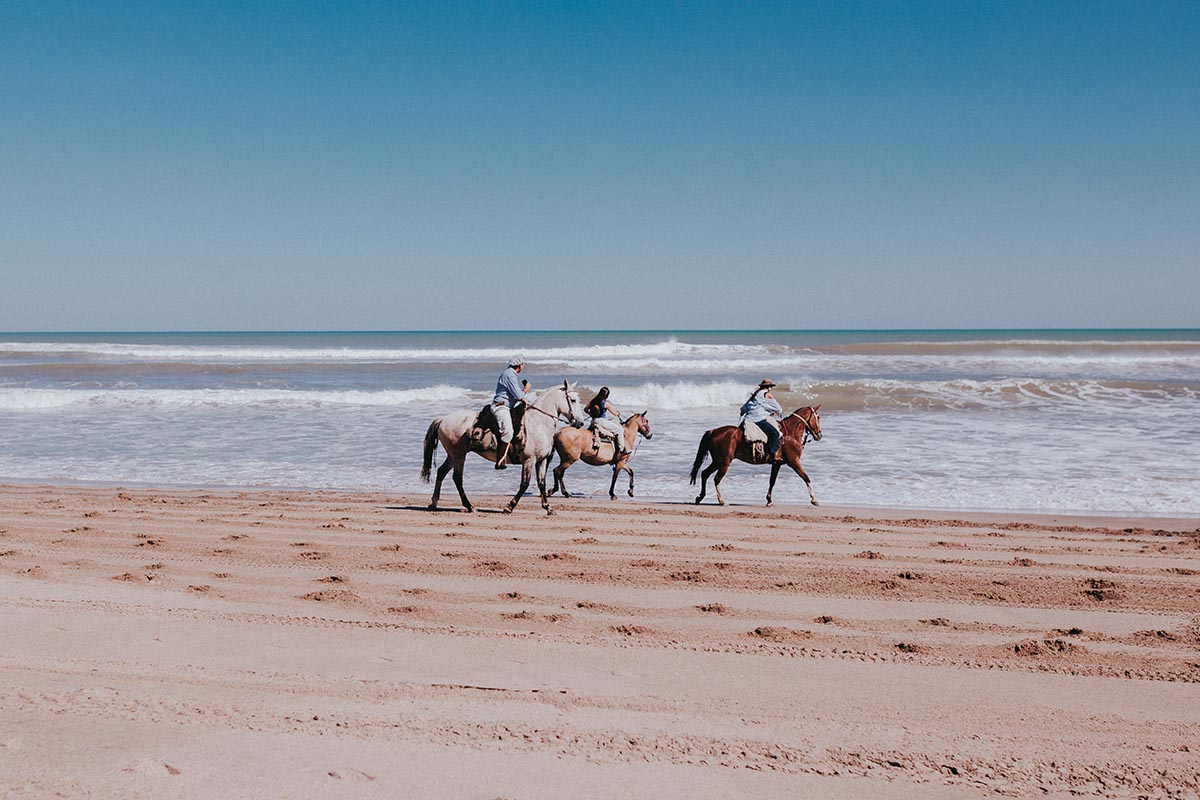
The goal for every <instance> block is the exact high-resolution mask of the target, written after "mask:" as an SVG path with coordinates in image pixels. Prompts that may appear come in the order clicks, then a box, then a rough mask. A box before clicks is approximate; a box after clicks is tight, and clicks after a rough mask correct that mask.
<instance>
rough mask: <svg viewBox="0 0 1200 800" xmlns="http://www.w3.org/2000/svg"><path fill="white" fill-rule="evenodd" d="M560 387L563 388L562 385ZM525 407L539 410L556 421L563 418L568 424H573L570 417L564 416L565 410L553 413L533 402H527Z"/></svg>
mask: <svg viewBox="0 0 1200 800" xmlns="http://www.w3.org/2000/svg"><path fill="white" fill-rule="evenodd" d="M558 388H560V389H561V388H562V387H561V386H560V387H558ZM567 405H568V406H569V405H570V402H568V403H567ZM525 409H526V410H529V409H533V410H534V411H536V412H538V413H539V414H545V415H546V416H547V417H549V418H550V419H552V420H554V421H556V422H557V421H558V420H560V419H561V420H562V421H563V422H565V423H567V424H568V425H570V424H572V421H571V419H570V418H569V417H564V416H563V412H561V411H559V412H558V413H557V414H551V413H550V412H549V411H546V410H544V409H541V408H538V407H537V406H535V405H534V404H533V403H527V404H526V405H525Z"/></svg>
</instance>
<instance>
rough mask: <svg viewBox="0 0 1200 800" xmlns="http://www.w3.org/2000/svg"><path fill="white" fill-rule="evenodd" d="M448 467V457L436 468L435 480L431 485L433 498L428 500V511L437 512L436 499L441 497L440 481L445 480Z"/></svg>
mask: <svg viewBox="0 0 1200 800" xmlns="http://www.w3.org/2000/svg"><path fill="white" fill-rule="evenodd" d="M450 467H451V463H450V456H446V460H445V461H443V462H442V465H441V466H440V467H438V471H437V480H436V481H434V483H433V497H431V498H430V499H429V510H430V511H437V504H438V498H439V497H441V496H442V481H444V480H446V473H447V472H449V471H450Z"/></svg>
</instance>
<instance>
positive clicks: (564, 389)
mask: <svg viewBox="0 0 1200 800" xmlns="http://www.w3.org/2000/svg"><path fill="white" fill-rule="evenodd" d="M563 391H564V392H569V391H571V384H569V383H567V379H566V378H563Z"/></svg>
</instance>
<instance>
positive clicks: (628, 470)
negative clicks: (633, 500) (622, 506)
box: [625, 465, 633, 497]
mask: <svg viewBox="0 0 1200 800" xmlns="http://www.w3.org/2000/svg"><path fill="white" fill-rule="evenodd" d="M625 471H626V472H628V473H629V496H630V497H633V469H632V468H631V467H629V466H628V465H626V467H625Z"/></svg>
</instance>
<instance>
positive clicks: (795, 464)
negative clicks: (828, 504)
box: [789, 459, 821, 506]
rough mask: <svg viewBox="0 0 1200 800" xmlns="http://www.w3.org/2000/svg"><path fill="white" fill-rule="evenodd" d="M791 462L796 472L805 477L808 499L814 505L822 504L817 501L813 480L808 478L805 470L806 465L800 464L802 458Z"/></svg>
mask: <svg viewBox="0 0 1200 800" xmlns="http://www.w3.org/2000/svg"><path fill="white" fill-rule="evenodd" d="M789 463H791V465H792V469H794V470H796V474H797V475H799V476H800V477H801V478H803V479H804V486H805V488H807V489H808V499H809V500H811V501H812V504H813V505H814V506H819V505H821V504H820V503H818V502H817V496H816V495H815V494H814V493H813V488H812V481H810V480H809V479H808V473H807V472H805V471H804V467H802V466H800V459H796V460H795V461H794V462H789Z"/></svg>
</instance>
